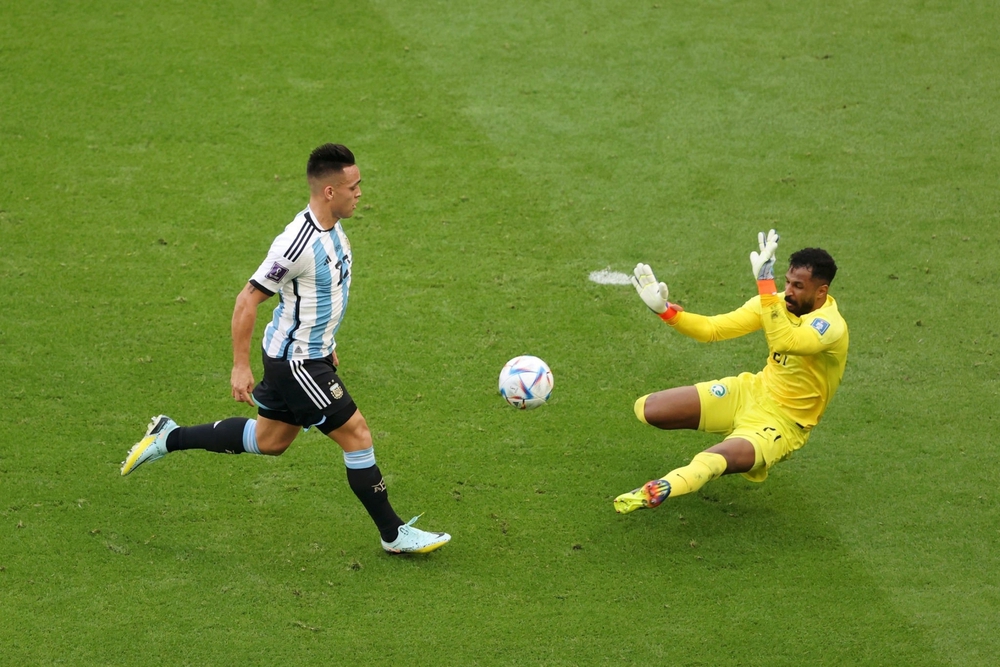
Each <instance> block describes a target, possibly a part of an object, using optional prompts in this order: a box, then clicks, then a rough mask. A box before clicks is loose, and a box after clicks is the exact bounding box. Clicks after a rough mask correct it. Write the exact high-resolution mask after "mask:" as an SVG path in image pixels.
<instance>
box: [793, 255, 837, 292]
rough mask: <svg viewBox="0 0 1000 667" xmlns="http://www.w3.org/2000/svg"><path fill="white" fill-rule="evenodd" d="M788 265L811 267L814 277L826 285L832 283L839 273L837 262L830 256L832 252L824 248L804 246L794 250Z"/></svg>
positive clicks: (794, 267)
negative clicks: (796, 250)
mask: <svg viewBox="0 0 1000 667" xmlns="http://www.w3.org/2000/svg"><path fill="white" fill-rule="evenodd" d="M788 267H789V268H791V269H798V268H804V269H809V270H810V271H811V272H812V277H813V278H814V279H816V280H818V281H820V283H823V284H826V285H829V284H830V283H832V282H833V279H834V277H835V276H836V275H837V263H836V262H834V261H833V257H830V253H828V252H827V251H826V250H823V249H822V248H803V249H802V250H799V251H798V252H793V253H792V256H791V257H789V258H788Z"/></svg>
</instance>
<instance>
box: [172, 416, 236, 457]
mask: <svg viewBox="0 0 1000 667" xmlns="http://www.w3.org/2000/svg"><path fill="white" fill-rule="evenodd" d="M248 421H250V420H249V419H247V418H246V417H230V418H229V419H223V420H222V421H218V422H215V423H214V424H200V425H198V426H181V427H179V428H177V429H174V430H173V431H171V432H170V435H168V436H167V451H168V452H176V451H178V450H181V449H207V450H208V451H210V452H216V453H219V454H242V453H243V452H245V451H246V450H245V449H243V429H244V428H245V427H246V424H247V422H248Z"/></svg>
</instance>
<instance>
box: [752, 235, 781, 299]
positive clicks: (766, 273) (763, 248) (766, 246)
mask: <svg viewBox="0 0 1000 667" xmlns="http://www.w3.org/2000/svg"><path fill="white" fill-rule="evenodd" d="M779 238H781V237H779V236H778V233H777V232H776V231H774V230H773V229H772V230H770V231H769V232H768V233H767V235H766V236H765V235H764V232H758V234H757V245H759V246H760V252H756V251H754V252H752V253H750V267H751V268H752V269H753V275H754V278H756V279H757V290H758V291H759V292H760V294H774V293H775V286H774V255H775V253H776V252H777V250H778V239H779Z"/></svg>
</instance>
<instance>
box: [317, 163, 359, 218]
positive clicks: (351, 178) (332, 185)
mask: <svg viewBox="0 0 1000 667" xmlns="http://www.w3.org/2000/svg"><path fill="white" fill-rule="evenodd" d="M323 194H324V195H325V196H326V201H327V204H328V206H329V210H330V213H331V214H332V215H333V217H335V218H337V219H344V218H349V217H351V216H352V215H354V209H356V208H357V207H358V200H359V199H361V170H360V169H358V165H356V164H352V165H351V166H349V167H344V170H343V171H341V172H340V173H336V174H334V175H333V177H332V178H331V180H330V182H329V183H327V184H326V186H325V187H324V188H323Z"/></svg>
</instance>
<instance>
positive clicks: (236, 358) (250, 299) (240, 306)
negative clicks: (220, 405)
mask: <svg viewBox="0 0 1000 667" xmlns="http://www.w3.org/2000/svg"><path fill="white" fill-rule="evenodd" d="M269 297H270V295H269V294H267V293H265V292H262V291H260V290H259V289H257V288H256V287H254V286H253V285H251V284H250V283H247V285H246V287H244V288H243V290H242V291H241V292H240V293H239V295H237V297H236V306H235V307H234V308H233V325H232V333H233V372H232V374H231V375H230V378H229V383H230V386H231V388H232V394H233V398H235V399H236V400H237V401H241V402H243V403H248V404H250V405H253V404H254V403H253V399H252V398H251V397H250V394H251V392H253V385H254V380H253V371H252V370H251V369H250V341H251V339H252V338H253V329H254V325H255V324H256V323H257V307H258V306H259V305H260V304H262V303H264V302H265V301H267V299H268V298H269Z"/></svg>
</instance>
